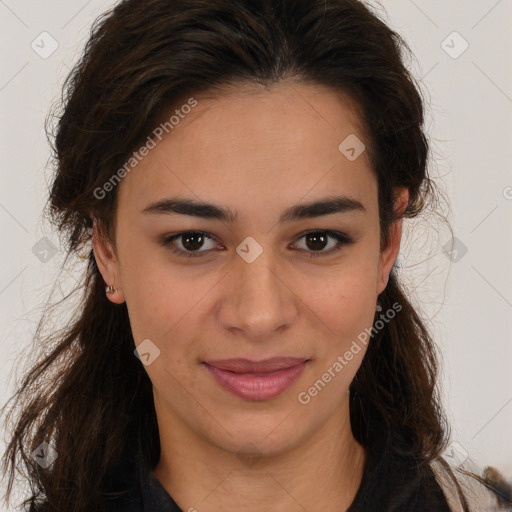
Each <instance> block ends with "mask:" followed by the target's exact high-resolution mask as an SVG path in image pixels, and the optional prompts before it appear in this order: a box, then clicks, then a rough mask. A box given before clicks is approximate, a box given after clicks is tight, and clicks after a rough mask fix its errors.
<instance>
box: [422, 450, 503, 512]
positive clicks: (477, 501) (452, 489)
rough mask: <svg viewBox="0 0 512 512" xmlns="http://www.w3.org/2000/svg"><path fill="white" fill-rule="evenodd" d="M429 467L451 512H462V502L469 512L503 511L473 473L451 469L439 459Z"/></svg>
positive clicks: (488, 489) (487, 488) (494, 495)
mask: <svg viewBox="0 0 512 512" xmlns="http://www.w3.org/2000/svg"><path fill="white" fill-rule="evenodd" d="M430 467H431V468H432V471H433V473H434V476H435V478H436V480H437V482H438V483H439V485H440V487H441V489H442V490H443V493H444V495H445V497H446V501H447V502H448V505H449V507H450V509H451V510H452V512H464V506H463V502H464V501H466V503H467V505H468V507H469V511H470V512H494V511H503V510H505V509H503V508H502V507H501V506H500V503H499V500H498V497H497V496H496V494H495V493H494V492H493V491H492V490H491V489H490V488H489V487H488V486H487V485H486V484H485V483H484V482H483V481H482V480H480V479H479V477H477V476H476V475H474V474H473V473H471V472H469V471H465V470H463V469H459V468H452V467H450V466H448V464H447V463H446V462H445V461H444V460H440V459H435V460H434V461H432V462H431V463H430ZM461 493H462V496H461ZM508 510H512V509H508Z"/></svg>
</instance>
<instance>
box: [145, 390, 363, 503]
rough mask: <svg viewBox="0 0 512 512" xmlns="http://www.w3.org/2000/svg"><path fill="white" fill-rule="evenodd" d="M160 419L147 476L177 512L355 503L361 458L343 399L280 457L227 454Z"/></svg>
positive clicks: (358, 485) (183, 427)
mask: <svg viewBox="0 0 512 512" xmlns="http://www.w3.org/2000/svg"><path fill="white" fill-rule="evenodd" d="M158 417H159V431H160V446H161V457H160V460H159V462H158V464H157V466H156V468H155V469H154V474H155V476H156V477H157V478H158V480H159V481H160V483H161V484H162V486H163V487H164V488H165V489H166V490H167V492H168V493H169V494H170V495H171V496H172V498H173V500H174V501H175V502H176V503H177V504H178V506H179V507H180V508H181V509H182V510H184V511H190V512H194V510H197V511H199V512H210V511H211V512H213V511H218V510H224V511H226V512H231V511H233V512H234V511H237V512H259V511H267V510H272V511H275V512H290V511H295V510H296V511H301V512H303V511H304V510H322V511H325V512H331V511H332V512H334V511H336V512H339V511H340V510H346V509H347V508H348V507H349V506H350V505H351V503H352V502H353V501H354V498H355V495H356V494H357V491H358V489H359V487H360V485H361V480H362V476H363V472H364V467H365V463H366V451H365V449H364V448H363V447H362V446H361V445H360V444H359V443H358V442H357V441H356V440H355V438H354V436H353V434H352V431H351V428H350V420H349V409H348V400H346V401H345V402H344V403H343V404H342V405H341V406H340V408H339V409H338V410H337V411H336V412H335V414H334V415H333V416H332V417H331V418H330V420H329V421H328V422H327V423H326V424H324V425H323V426H322V427H321V428H320V429H319V430H318V431H317V432H315V433H314V435H312V436H311V437H310V438H308V439H307V440H303V441H301V442H300V443H298V445H297V446H295V447H294V448H292V449H289V450H287V451H286V452H282V453H279V454H277V455H276V454H273V455H266V454H258V455H257V456H256V457H255V456H254V454H253V455H252V456H251V454H249V453H248V454H247V456H242V455H241V454H240V453H238V454H237V453H232V452H229V451H226V450H224V449H222V448H220V447H218V446H216V445H214V444H212V443H210V442H208V441H207V440H205V439H204V438H200V437H199V436H197V435H196V434H195V433H194V432H192V431H190V429H188V428H186V427H185V426H184V425H183V424H180V422H178V421H173V420H174V418H173V419H172V420H171V418H165V421H163V420H162V418H161V415H158Z"/></svg>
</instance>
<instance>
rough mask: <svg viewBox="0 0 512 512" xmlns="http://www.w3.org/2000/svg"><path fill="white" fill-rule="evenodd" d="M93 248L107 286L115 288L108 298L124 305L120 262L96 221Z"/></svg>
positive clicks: (94, 222)
mask: <svg viewBox="0 0 512 512" xmlns="http://www.w3.org/2000/svg"><path fill="white" fill-rule="evenodd" d="M92 246H93V250H94V258H95V259H96V264H97V265H98V268H99V270H100V273H101V275H102V277H103V280H104V281H105V286H107V285H110V286H113V287H114V291H113V292H112V293H108V294H107V298H108V299H109V300H110V301H111V302H113V303H114V304H122V303H123V302H124V301H125V298H124V293H123V290H122V288H121V279H120V278H119V274H120V272H119V261H118V259H117V256H116V253H115V250H114V248H113V246H112V243H111V242H110V241H109V240H108V239H107V237H106V236H105V235H104V233H103V232H102V230H101V229H100V227H99V224H98V221H97V220H96V219H94V221H93V228H92Z"/></svg>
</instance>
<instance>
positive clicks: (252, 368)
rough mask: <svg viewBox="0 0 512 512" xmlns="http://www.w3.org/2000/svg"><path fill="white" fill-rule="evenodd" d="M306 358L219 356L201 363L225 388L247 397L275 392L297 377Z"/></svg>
mask: <svg viewBox="0 0 512 512" xmlns="http://www.w3.org/2000/svg"><path fill="white" fill-rule="evenodd" d="M309 361H310V360H309V359H304V358H297V357H274V358H270V359H265V360H263V361H251V360H249V359H222V360H217V361H206V362H203V363H202V364H203V365H204V366H205V368H206V369H207V370H208V372H209V373H210V375H212V376H213V377H214V379H215V380H216V381H217V382H218V383H219V384H220V385H221V386H222V387H223V388H224V389H226V390H227V391H230V392H231V393H233V394H234V395H236V396H238V397H241V398H245V399H248V400H269V399H271V398H274V397H276V396H279V395H280V394H281V393H283V392H284V391H285V390H286V389H288V388H289V387H290V386H291V385H292V384H293V382H294V381H295V380H297V379H298V378H299V376H300V375H301V373H302V372H303V370H304V368H305V367H306V365H307V364H308V362H309Z"/></svg>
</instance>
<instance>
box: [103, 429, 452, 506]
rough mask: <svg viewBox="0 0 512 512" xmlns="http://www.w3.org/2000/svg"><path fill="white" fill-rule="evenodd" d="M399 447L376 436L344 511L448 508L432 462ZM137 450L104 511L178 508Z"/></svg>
mask: <svg viewBox="0 0 512 512" xmlns="http://www.w3.org/2000/svg"><path fill="white" fill-rule="evenodd" d="M399 446H400V443H399V441H397V438H396V437H395V436H391V435H387V436H386V435H384V434H381V435H380V436H379V437H378V438H377V439H374V443H373V446H371V447H369V448H368V457H367V461H366V466H365V470H364V473H363V478H362V481H361V485H360V488H359V490H358V492H357V494H356V496H355V498H354V501H353V503H352V505H351V506H350V507H349V509H348V511H347V512H413V511H414V512H432V511H435V512H450V508H449V507H448V504H447V502H446V499H445V497H444V494H443V491H442V490H441V487H440V486H439V484H438V483H437V481H436V479H435V477H434V474H433V472H432V469H431V468H430V466H429V465H428V464H424V463H423V464H420V463H418V461H417V460H415V459H413V458H412V457H410V456H409V457H404V456H401V455H399ZM140 453H141V451H140V449H139V454H138V455H137V456H136V458H135V460H134V461H133V464H128V465H126V464H125V465H124V466H123V468H122V469H120V470H119V471H118V473H117V475H118V477H119V478H118V481H117V483H118V484H120V485H121V487H120V488H124V489H129V491H128V494H127V495H125V496H124V497H121V498H117V499H114V500H112V501H110V502H109V509H108V510H109V511H110V512H182V511H181V509H180V508H179V507H178V505H176V503H175V502H174V501H173V499H172V497H171V496H170V495H169V494H168V493H167V491H166V490H165V489H164V487H163V486H162V485H161V484H160V482H159V480H158V479H157V478H156V476H155V475H154V473H153V472H152V468H150V467H149V465H148V464H147V463H145V462H144V460H143V458H142V456H141V455H140ZM184 512H187V511H184Z"/></svg>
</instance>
